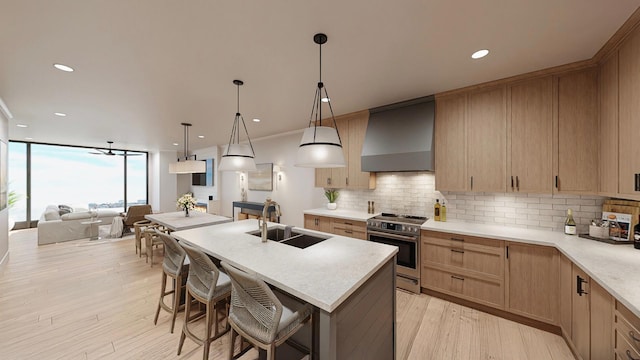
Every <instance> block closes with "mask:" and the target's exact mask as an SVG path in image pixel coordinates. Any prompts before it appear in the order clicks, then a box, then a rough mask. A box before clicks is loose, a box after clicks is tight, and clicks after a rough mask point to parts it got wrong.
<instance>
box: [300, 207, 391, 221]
mask: <svg viewBox="0 0 640 360" xmlns="http://www.w3.org/2000/svg"><path fill="white" fill-rule="evenodd" d="M304 213H305V214H307V215H316V216H331V217H335V218H340V219H345V220H354V221H367V219H369V218H372V217H374V216H378V215H380V213H373V214H369V213H367V212H366V211H357V210H342V209H336V210H329V209H326V208H318V209H311V210H305V211H304Z"/></svg>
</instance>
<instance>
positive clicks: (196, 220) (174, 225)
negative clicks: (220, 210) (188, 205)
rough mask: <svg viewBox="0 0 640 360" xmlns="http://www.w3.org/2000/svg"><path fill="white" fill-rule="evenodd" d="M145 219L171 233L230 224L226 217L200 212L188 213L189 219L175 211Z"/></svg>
mask: <svg viewBox="0 0 640 360" xmlns="http://www.w3.org/2000/svg"><path fill="white" fill-rule="evenodd" d="M144 217H145V219H147V220H151V221H153V222H155V223H158V224H160V225H162V226H164V227H166V228H168V229H169V230H171V231H179V230H187V229H193V228H197V227H200V226H207V225H216V224H222V223H226V222H231V221H232V219H231V218H228V217H226V216H219V215H212V214H207V213H203V212H200V211H191V212H189V217H186V216H184V211H175V212H168V213H160V214H148V215H145V216H144Z"/></svg>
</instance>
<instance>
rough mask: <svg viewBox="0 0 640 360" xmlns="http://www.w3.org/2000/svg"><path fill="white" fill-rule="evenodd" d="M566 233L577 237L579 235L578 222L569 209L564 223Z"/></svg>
mask: <svg viewBox="0 0 640 360" xmlns="http://www.w3.org/2000/svg"><path fill="white" fill-rule="evenodd" d="M564 233H565V234H567V235H575V234H576V233H577V229H576V221H575V220H573V210H571V209H567V219H566V220H565V221H564Z"/></svg>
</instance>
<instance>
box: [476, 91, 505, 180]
mask: <svg viewBox="0 0 640 360" xmlns="http://www.w3.org/2000/svg"><path fill="white" fill-rule="evenodd" d="M467 111H468V113H467V115H468V116H467V122H466V128H467V144H468V148H467V176H468V177H469V179H468V181H469V188H470V190H471V191H488V192H504V191H506V170H505V167H506V140H507V134H506V131H507V124H506V96H505V87H504V86H500V87H497V88H491V89H488V90H481V91H478V92H474V93H471V94H469V105H468V107H467Z"/></svg>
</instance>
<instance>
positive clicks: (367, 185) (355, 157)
mask: <svg viewBox="0 0 640 360" xmlns="http://www.w3.org/2000/svg"><path fill="white" fill-rule="evenodd" d="M368 123H369V111H361V112H360V113H358V114H357V116H355V117H352V118H350V119H349V131H348V133H349V134H348V136H349V141H348V142H349V169H348V171H349V176H348V180H349V181H348V184H347V187H348V188H353V189H375V174H371V173H369V172H364V171H362V170H361V169H362V164H361V160H360V156H361V155H362V145H363V144H364V135H365V133H366V132H367V124H368Z"/></svg>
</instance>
